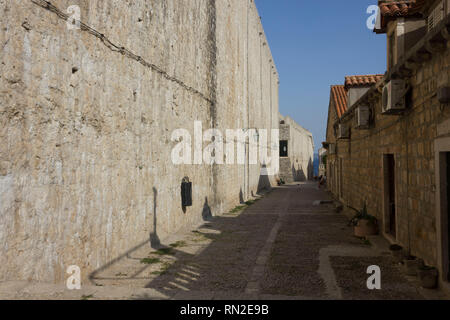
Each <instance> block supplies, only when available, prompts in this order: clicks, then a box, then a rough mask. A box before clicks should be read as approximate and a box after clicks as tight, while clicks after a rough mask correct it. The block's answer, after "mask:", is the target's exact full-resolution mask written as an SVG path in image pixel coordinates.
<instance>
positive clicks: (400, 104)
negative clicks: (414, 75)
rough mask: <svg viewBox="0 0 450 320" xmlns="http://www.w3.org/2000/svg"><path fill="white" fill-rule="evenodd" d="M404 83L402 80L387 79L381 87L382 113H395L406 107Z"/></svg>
mask: <svg viewBox="0 0 450 320" xmlns="http://www.w3.org/2000/svg"><path fill="white" fill-rule="evenodd" d="M405 96H406V83H405V81H404V80H401V79H395V80H391V81H389V82H388V83H387V84H386V85H385V86H384V88H383V97H382V106H381V107H382V110H381V113H383V114H395V113H400V112H403V111H405V109H406V100H405Z"/></svg>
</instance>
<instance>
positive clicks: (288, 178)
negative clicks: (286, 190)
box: [279, 114, 314, 183]
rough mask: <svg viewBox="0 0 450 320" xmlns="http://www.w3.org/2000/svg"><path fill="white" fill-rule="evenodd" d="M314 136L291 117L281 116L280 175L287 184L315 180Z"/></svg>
mask: <svg viewBox="0 0 450 320" xmlns="http://www.w3.org/2000/svg"><path fill="white" fill-rule="evenodd" d="M313 161H314V141H313V137H312V134H311V133H310V132H309V131H308V130H306V129H305V128H303V127H302V126H300V125H299V124H297V123H296V122H295V121H294V120H293V119H292V118H291V117H289V116H286V117H283V116H282V115H281V114H280V173H279V176H280V178H281V179H283V180H284V181H285V182H286V183H292V182H294V181H307V180H310V179H312V178H313V175H314V173H313V170H314V168H313Z"/></svg>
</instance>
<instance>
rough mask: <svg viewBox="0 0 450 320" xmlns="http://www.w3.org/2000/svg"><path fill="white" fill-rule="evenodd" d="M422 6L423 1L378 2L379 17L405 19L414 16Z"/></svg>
mask: <svg viewBox="0 0 450 320" xmlns="http://www.w3.org/2000/svg"><path fill="white" fill-rule="evenodd" d="M423 4H424V1H422V0H421V1H418V0H417V1H416V0H409V1H408V0H404V1H380V2H379V6H380V10H381V15H383V16H389V17H406V16H410V15H415V14H417V13H418V11H419V9H420V8H421V7H422V5H423Z"/></svg>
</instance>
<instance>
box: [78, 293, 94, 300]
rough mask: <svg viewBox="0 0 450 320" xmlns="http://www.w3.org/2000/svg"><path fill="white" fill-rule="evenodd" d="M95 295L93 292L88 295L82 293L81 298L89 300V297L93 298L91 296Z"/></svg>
mask: <svg viewBox="0 0 450 320" xmlns="http://www.w3.org/2000/svg"><path fill="white" fill-rule="evenodd" d="M93 297H94V295H93V294H90V295H88V296H86V295H82V296H81V300H89V299H91V298H93Z"/></svg>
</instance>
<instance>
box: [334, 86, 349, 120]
mask: <svg viewBox="0 0 450 320" xmlns="http://www.w3.org/2000/svg"><path fill="white" fill-rule="evenodd" d="M331 99H332V100H333V101H334V106H335V108H336V114H337V116H338V118H340V117H341V116H342V115H343V114H344V113H345V111H347V90H346V89H345V87H344V86H343V85H336V86H331Z"/></svg>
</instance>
